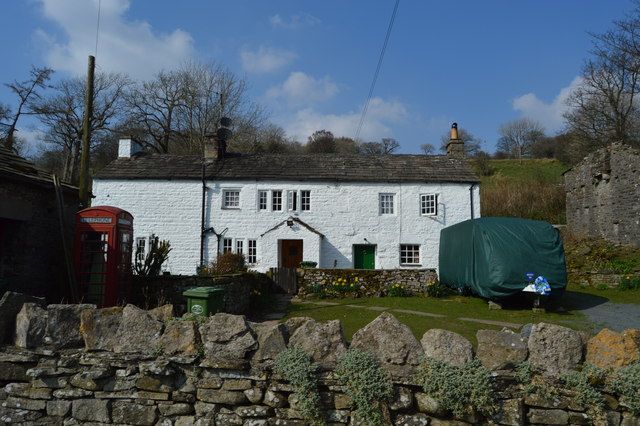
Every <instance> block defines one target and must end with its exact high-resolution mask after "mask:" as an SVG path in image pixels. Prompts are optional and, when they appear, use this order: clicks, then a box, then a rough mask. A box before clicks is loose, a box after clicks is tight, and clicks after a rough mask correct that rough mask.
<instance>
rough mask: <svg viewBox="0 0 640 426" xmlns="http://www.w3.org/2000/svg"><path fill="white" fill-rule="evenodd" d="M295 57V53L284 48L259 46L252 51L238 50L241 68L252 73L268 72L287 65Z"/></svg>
mask: <svg viewBox="0 0 640 426" xmlns="http://www.w3.org/2000/svg"><path fill="white" fill-rule="evenodd" d="M295 58H296V54H295V53H293V52H291V51H289V50H284V49H277V48H274V47H265V46H260V47H259V48H258V50H255V51H252V50H249V49H248V48H246V47H245V48H243V49H242V51H241V52H240V59H241V60H242V68H243V69H244V70H245V71H247V72H252V73H268V72H272V71H275V70H277V69H279V68H282V67H284V66H286V65H289V64H290V63H291V62H292V61H293V60H294V59H295Z"/></svg>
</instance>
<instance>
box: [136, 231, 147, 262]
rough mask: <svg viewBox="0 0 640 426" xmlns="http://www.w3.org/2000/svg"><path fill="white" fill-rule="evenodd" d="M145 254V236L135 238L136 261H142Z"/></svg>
mask: <svg viewBox="0 0 640 426" xmlns="http://www.w3.org/2000/svg"><path fill="white" fill-rule="evenodd" d="M146 256H147V239H146V238H145V237H138V238H136V262H144V259H145V258H146Z"/></svg>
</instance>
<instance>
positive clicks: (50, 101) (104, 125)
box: [33, 73, 130, 183]
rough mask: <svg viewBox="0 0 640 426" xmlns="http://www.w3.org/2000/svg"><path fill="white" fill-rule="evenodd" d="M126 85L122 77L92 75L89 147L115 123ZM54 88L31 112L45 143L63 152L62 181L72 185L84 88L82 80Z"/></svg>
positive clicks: (121, 105) (77, 79)
mask: <svg viewBox="0 0 640 426" xmlns="http://www.w3.org/2000/svg"><path fill="white" fill-rule="evenodd" d="M129 85H130V81H129V79H128V78H127V77H126V76H123V75H122V74H105V73H98V74H96V77H95V82H94V98H93V117H91V120H90V127H91V134H92V141H91V142H92V146H95V144H96V141H97V140H99V139H100V138H102V137H104V134H105V133H108V132H109V131H110V130H111V129H112V126H115V125H116V123H118V122H119V119H120V118H121V114H122V112H123V101H124V94H125V92H126V90H127V88H128V87H129ZM54 89H55V92H54V93H53V94H52V95H51V96H50V97H48V98H45V99H41V100H40V102H38V103H37V104H34V107H33V110H34V112H35V113H37V114H38V116H39V119H40V121H41V122H42V124H44V125H45V126H46V128H47V132H46V137H45V142H48V143H51V144H53V145H55V146H56V147H57V149H58V150H60V151H62V152H63V156H64V162H63V166H62V171H61V172H62V178H63V180H65V181H67V182H74V183H75V182H77V179H78V166H79V161H80V153H81V146H82V143H81V141H82V134H83V132H82V121H83V114H84V99H85V92H86V85H85V81H84V80H83V79H80V78H72V79H67V80H62V81H60V82H59V83H58V84H56V85H55V86H54Z"/></svg>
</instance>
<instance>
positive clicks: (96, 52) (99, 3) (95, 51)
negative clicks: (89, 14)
mask: <svg viewBox="0 0 640 426" xmlns="http://www.w3.org/2000/svg"><path fill="white" fill-rule="evenodd" d="M101 6H102V0H98V21H97V23H96V48H95V50H94V52H93V56H98V35H99V34H100V10H101Z"/></svg>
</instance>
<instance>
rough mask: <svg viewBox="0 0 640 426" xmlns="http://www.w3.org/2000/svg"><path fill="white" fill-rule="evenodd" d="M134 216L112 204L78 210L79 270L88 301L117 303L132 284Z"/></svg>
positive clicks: (84, 298) (78, 277)
mask: <svg viewBox="0 0 640 426" xmlns="http://www.w3.org/2000/svg"><path fill="white" fill-rule="evenodd" d="M132 236H133V216H131V214H130V213H128V212H126V211H124V210H122V209H119V208H117V207H111V206H97V207H90V208H88V209H84V210H81V211H79V212H78V213H77V214H76V236H75V242H74V252H75V272H76V280H77V283H78V288H79V294H80V297H81V298H82V301H83V302H85V303H95V304H96V305H98V306H115V305H117V304H118V303H119V302H120V301H122V300H124V299H126V298H127V297H128V295H129V289H130V287H131V249H132V240H133V238H132Z"/></svg>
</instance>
